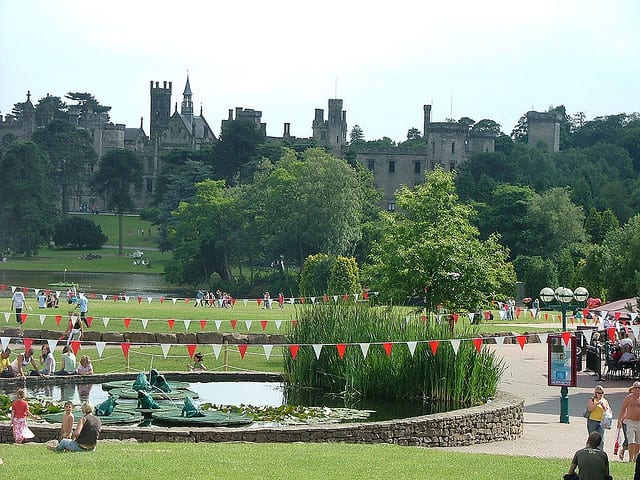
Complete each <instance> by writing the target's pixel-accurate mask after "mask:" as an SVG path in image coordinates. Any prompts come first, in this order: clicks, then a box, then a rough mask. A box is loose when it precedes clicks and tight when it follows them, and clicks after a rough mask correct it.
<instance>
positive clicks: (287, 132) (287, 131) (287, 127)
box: [282, 123, 291, 138]
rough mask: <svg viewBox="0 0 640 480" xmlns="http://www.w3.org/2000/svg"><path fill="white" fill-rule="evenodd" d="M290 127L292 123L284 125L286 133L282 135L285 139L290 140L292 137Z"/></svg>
mask: <svg viewBox="0 0 640 480" xmlns="http://www.w3.org/2000/svg"><path fill="white" fill-rule="evenodd" d="M290 127H291V124H290V123H285V124H284V133H283V134H282V136H283V137H284V138H289V137H290V136H291V132H290Z"/></svg>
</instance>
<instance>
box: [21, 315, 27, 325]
mask: <svg viewBox="0 0 640 480" xmlns="http://www.w3.org/2000/svg"><path fill="white" fill-rule="evenodd" d="M20 319H21V320H22V323H25V322H26V321H27V314H26V313H21V314H20Z"/></svg>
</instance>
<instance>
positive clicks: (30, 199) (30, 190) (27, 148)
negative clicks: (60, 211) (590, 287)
mask: <svg viewBox="0 0 640 480" xmlns="http://www.w3.org/2000/svg"><path fill="white" fill-rule="evenodd" d="M0 160H1V161H0V172H2V175H3V181H2V188H0V251H2V252H6V251H7V250H10V251H11V252H15V253H19V254H23V255H27V256H31V255H34V254H36V253H37V251H38V247H39V246H41V245H43V244H45V243H46V242H48V241H49V239H50V238H51V234H52V233H53V225H54V223H55V216H56V213H55V203H56V202H55V194H54V192H53V189H52V187H51V181H50V178H49V170H48V162H47V156H46V154H45V153H44V152H43V151H42V150H40V148H38V146H37V145H36V144H34V143H32V142H27V143H19V142H15V143H13V144H11V145H10V146H9V148H8V150H7V151H6V152H5V153H4V154H3V155H2V157H1V159H0Z"/></svg>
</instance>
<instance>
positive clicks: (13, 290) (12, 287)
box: [11, 285, 17, 293]
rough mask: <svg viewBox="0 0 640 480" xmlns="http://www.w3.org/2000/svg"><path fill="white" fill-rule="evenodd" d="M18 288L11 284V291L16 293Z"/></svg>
mask: <svg viewBox="0 0 640 480" xmlns="http://www.w3.org/2000/svg"><path fill="white" fill-rule="evenodd" d="M16 288H17V287H14V286H13V285H11V293H16Z"/></svg>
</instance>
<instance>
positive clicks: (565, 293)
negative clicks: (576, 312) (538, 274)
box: [555, 287, 573, 304]
mask: <svg viewBox="0 0 640 480" xmlns="http://www.w3.org/2000/svg"><path fill="white" fill-rule="evenodd" d="M555 296H556V298H557V299H558V301H559V302H562V303H564V304H568V303H571V300H573V291H572V290H571V289H570V288H567V287H558V288H556V291H555Z"/></svg>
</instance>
